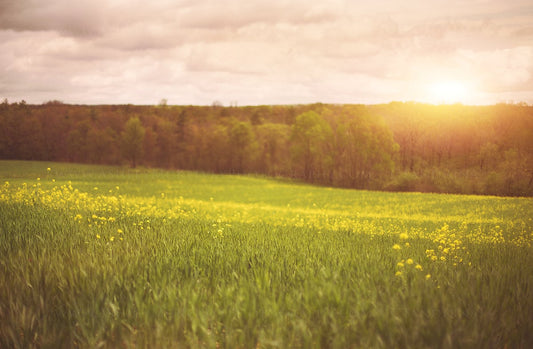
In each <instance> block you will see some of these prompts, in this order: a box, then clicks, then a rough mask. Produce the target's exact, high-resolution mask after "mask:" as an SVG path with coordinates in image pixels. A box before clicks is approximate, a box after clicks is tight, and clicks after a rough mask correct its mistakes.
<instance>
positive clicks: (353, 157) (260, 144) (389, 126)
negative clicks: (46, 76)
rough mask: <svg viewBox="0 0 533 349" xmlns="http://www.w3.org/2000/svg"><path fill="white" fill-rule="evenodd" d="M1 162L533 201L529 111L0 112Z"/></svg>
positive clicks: (421, 107) (7, 106) (387, 107)
mask: <svg viewBox="0 0 533 349" xmlns="http://www.w3.org/2000/svg"><path fill="white" fill-rule="evenodd" d="M0 125H1V126H0V159H8V160H13V159H15V160H43V161H45V160H46V161H58V162H75V163H90V164H109V165H127V166H132V167H138V166H141V167H151V168H164V169H176V170H178V169H179V170H192V171H202V172H212V173H233V174H241V173H242V174H244V173H247V174H258V175H266V176H271V177H279V178H286V179H295V180H301V181H305V182H309V183H314V184H320V185H327V186H335V187H346V188H357V189H369V190H385V191H419V192H437V193H464V194H484V195H502V196H533V106H528V105H524V104H498V105H492V106H466V105H461V104H455V105H429V104H421V103H415V102H391V103H388V104H377V105H336V104H322V103H316V104H309V105H272V106H270V105H263V106H242V107H237V106H228V107H225V106H222V105H221V103H218V102H217V103H213V104H212V105H210V106H170V105H167V104H166V103H160V104H159V105H153V106H141V105H71V104H65V103H62V102H60V101H49V102H46V103H43V104H40V105H32V104H27V103H26V102H24V101H21V102H13V103H9V102H8V101H7V100H4V101H3V103H0Z"/></svg>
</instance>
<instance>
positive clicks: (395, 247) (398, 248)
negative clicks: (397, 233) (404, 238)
mask: <svg viewBox="0 0 533 349" xmlns="http://www.w3.org/2000/svg"><path fill="white" fill-rule="evenodd" d="M401 248H402V247H401V246H400V245H398V244H394V246H392V249H393V250H400V249H401Z"/></svg>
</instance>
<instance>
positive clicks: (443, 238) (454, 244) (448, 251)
mask: <svg viewBox="0 0 533 349" xmlns="http://www.w3.org/2000/svg"><path fill="white" fill-rule="evenodd" d="M433 242H434V243H435V244H436V245H437V248H432V249H427V250H426V257H427V258H428V259H429V260H430V261H432V262H450V263H452V264H453V265H454V266H457V265H458V264H461V263H463V262H464V260H465V259H466V258H467V257H468V256H469V255H470V252H468V251H467V250H466V247H465V246H464V245H463V242H462V240H460V239H459V237H458V236H457V234H456V233H455V232H451V231H450V227H449V226H448V224H444V225H443V226H442V227H441V228H440V229H438V230H437V231H436V232H435V234H434V236H433ZM468 265H471V262H468Z"/></svg>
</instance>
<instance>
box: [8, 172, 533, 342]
mask: <svg viewBox="0 0 533 349" xmlns="http://www.w3.org/2000/svg"><path fill="white" fill-rule="evenodd" d="M0 164H1V165H0V175H1V176H2V177H1V179H2V182H1V184H0V217H1V218H2V219H1V223H0V234H1V236H0V268H1V269H0V271H1V272H0V323H1V324H2V325H0V338H1V339H0V347H3V346H7V347H12V346H15V347H16V346H20V347H28V346H47V345H49V346H63V347H71V346H73V345H78V346H81V347H95V346H100V345H103V346H107V347H117V346H126V347H134V346H136V347H183V346H186V347H217V346H218V347H220V346H221V347H228V348H233V347H256V346H259V347H282V348H284V347H294V346H296V347H302V346H303V347H339V348H346V347H354V346H355V347H428V346H429V347H435V346H443V347H458V346H459V347H487V346H490V347H492V346H495V347H504V346H506V345H507V346H509V347H516V346H528V345H529V344H531V343H533V336H532V333H533V325H532V324H531V322H530V316H531V314H532V313H533V256H532V254H531V252H532V251H531V250H532V246H531V243H532V241H533V222H532V219H531V217H533V200H532V199H525V198H497V197H487V196H484V197H478V196H460V195H432V194H419V193H405V194H392V193H384V192H370V191H352V190H342V189H332V188H321V187H313V186H309V185H302V184H297V183H287V182H281V181H276V180H272V179H266V178H261V177H250V176H248V177H244V176H216V175H209V174H196V173H190V172H166V171H156V170H150V171H148V170H127V169H121V168H114V167H92V166H79V165H67V164H54V163H35V162H0Z"/></svg>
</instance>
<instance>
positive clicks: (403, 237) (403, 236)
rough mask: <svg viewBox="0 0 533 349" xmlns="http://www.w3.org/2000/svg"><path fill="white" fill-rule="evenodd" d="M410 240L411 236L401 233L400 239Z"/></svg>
mask: <svg viewBox="0 0 533 349" xmlns="http://www.w3.org/2000/svg"><path fill="white" fill-rule="evenodd" d="M408 238H409V235H407V233H401V234H400V239H401V240H407V239H408Z"/></svg>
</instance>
